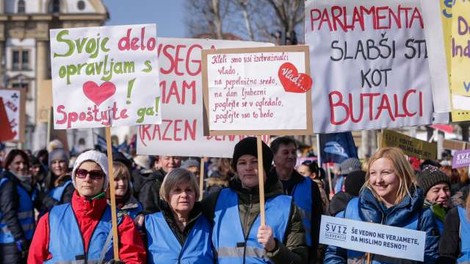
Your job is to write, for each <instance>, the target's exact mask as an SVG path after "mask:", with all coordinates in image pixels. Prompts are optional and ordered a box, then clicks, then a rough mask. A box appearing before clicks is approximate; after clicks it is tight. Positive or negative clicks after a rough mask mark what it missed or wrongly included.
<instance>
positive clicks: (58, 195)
mask: <svg viewBox="0 0 470 264" xmlns="http://www.w3.org/2000/svg"><path fill="white" fill-rule="evenodd" d="M70 184H72V180H68V181H66V182H64V184H62V185H61V186H57V187H55V188H53V189H52V190H50V191H49V196H51V197H52V198H54V199H55V200H56V201H59V202H62V196H63V195H64V191H65V189H67V187H68V186H69V185H70Z"/></svg>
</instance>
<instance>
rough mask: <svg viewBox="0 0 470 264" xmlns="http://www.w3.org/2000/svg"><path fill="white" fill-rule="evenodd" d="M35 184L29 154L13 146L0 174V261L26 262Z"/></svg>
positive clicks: (32, 215) (31, 224)
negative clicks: (33, 183)
mask: <svg viewBox="0 0 470 264" xmlns="http://www.w3.org/2000/svg"><path fill="white" fill-rule="evenodd" d="M33 196H34V188H33V186H32V178H31V174H30V172H29V160H28V155H27V154H26V153H25V152H24V151H22V150H19V149H12V150H11V151H10V152H9V153H8V155H7V156H6V158H5V170H4V171H3V172H2V174H1V176H0V256H1V258H2V259H3V260H2V262H1V263H3V264H7V263H15V264H16V263H26V257H27V255H28V246H29V244H30V242H31V238H32V237H33V232H34V222H35V221H34V204H33Z"/></svg>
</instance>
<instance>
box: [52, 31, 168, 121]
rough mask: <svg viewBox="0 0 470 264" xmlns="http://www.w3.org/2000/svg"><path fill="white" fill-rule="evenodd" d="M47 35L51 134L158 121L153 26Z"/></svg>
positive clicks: (157, 89)
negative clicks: (58, 130) (49, 49)
mask: <svg viewBox="0 0 470 264" xmlns="http://www.w3.org/2000/svg"><path fill="white" fill-rule="evenodd" d="M50 33H51V38H50V39H51V62H52V88H53V105H54V108H53V113H54V128H55V129H68V128H92V127H105V126H130V125H138V124H158V123H160V122H161V113H160V105H161V104H160V89H159V87H158V84H159V76H158V69H159V66H158V59H157V56H156V53H157V49H158V47H159V46H158V43H157V35H156V34H157V29H156V26H155V25H128V26H112V27H87V28H70V29H54V30H51V32H50Z"/></svg>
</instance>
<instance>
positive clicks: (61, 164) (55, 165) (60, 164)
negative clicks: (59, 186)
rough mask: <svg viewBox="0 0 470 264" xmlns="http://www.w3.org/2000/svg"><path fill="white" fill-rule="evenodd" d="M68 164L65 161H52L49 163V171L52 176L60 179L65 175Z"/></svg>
mask: <svg viewBox="0 0 470 264" xmlns="http://www.w3.org/2000/svg"><path fill="white" fill-rule="evenodd" d="M67 170H68V164H67V161H66V160H60V159H56V160H52V161H51V171H52V173H54V175H56V176H58V177H60V176H63V175H65V174H67Z"/></svg>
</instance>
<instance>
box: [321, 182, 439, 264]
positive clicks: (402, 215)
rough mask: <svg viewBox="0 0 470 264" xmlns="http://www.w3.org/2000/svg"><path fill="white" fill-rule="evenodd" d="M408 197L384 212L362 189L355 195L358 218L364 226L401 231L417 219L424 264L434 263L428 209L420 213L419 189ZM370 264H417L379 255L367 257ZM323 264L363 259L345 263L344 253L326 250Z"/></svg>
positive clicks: (432, 223)
mask: <svg viewBox="0 0 470 264" xmlns="http://www.w3.org/2000/svg"><path fill="white" fill-rule="evenodd" d="M410 192H411V197H410V196H406V197H405V198H404V199H403V200H402V201H401V202H400V203H399V204H397V205H395V206H393V207H390V208H385V206H383V205H382V204H381V203H380V201H378V200H377V199H376V198H375V197H374V195H373V194H372V191H371V190H370V189H367V188H365V189H364V191H363V192H362V193H361V194H360V195H359V216H360V217H361V219H362V221H364V222H371V223H378V224H383V225H387V226H395V227H403V226H404V225H406V223H407V222H408V221H409V219H412V218H413V217H416V214H419V215H418V219H419V220H418V230H420V231H424V232H426V245H425V249H424V250H425V251H424V263H426V264H428V263H435V262H436V259H437V257H438V243H439V230H438V229H437V226H436V223H435V219H434V215H433V213H432V211H431V210H430V209H424V208H423V203H424V198H423V192H422V190H421V189H419V188H416V189H415V188H412V190H410ZM371 260H372V263H421V262H417V261H411V260H406V259H400V258H390V257H386V256H381V255H374V254H372V255H371ZM324 263H325V264H337V263H338V264H339V263H366V259H365V255H363V258H361V259H358V258H355V259H348V257H347V250H346V249H343V248H339V247H335V246H328V248H327V250H326V253H325V261H324Z"/></svg>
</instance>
